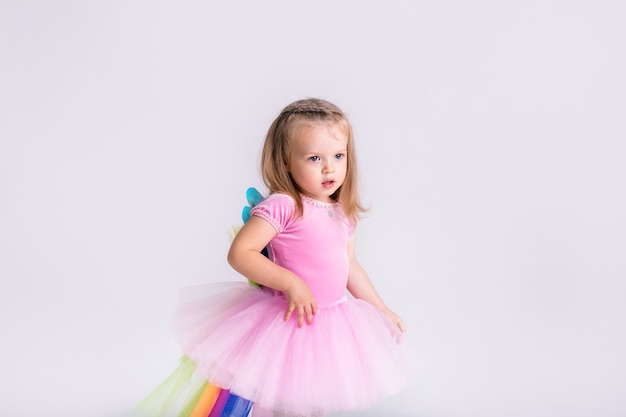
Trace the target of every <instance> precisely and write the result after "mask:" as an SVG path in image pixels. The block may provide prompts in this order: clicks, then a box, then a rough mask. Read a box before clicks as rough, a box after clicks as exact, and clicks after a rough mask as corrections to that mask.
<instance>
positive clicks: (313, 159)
mask: <svg viewBox="0 0 626 417" xmlns="http://www.w3.org/2000/svg"><path fill="white" fill-rule="evenodd" d="M319 160H320V157H319V156H311V157H309V161H311V162H317V161H319Z"/></svg>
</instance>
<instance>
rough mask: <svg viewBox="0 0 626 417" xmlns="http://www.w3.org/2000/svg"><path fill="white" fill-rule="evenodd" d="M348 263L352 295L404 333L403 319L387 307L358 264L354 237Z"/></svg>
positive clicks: (349, 250) (349, 247)
mask: <svg viewBox="0 0 626 417" xmlns="http://www.w3.org/2000/svg"><path fill="white" fill-rule="evenodd" d="M348 261H349V263H350V270H349V272H348V291H350V294H352V295H353V296H354V297H355V298H360V299H362V300H365V301H367V302H368V303H370V304H372V305H373V306H375V307H377V308H378V309H379V310H380V311H382V312H383V314H385V316H387V317H388V318H389V319H390V320H391V321H392V322H393V323H394V324H395V325H396V326H397V327H398V329H400V331H401V332H402V333H404V323H403V322H402V319H401V318H400V316H398V315H397V314H396V313H394V312H393V311H391V310H390V309H389V308H388V307H387V306H386V305H385V303H384V302H383V299H382V298H381V297H380V295H379V294H378V291H376V288H374V284H372V281H370V279H369V277H368V276H367V274H366V273H365V270H364V269H363V267H361V265H360V264H359V263H358V262H357V260H356V256H355V250H354V237H352V238H351V239H350V240H349V241H348Z"/></svg>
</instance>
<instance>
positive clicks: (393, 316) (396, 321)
mask: <svg viewBox="0 0 626 417" xmlns="http://www.w3.org/2000/svg"><path fill="white" fill-rule="evenodd" d="M383 314H385V316H387V318H388V319H389V320H391V322H392V323H393V324H395V325H396V327H397V328H398V330H400V332H402V333H404V330H405V329H404V322H403V321H402V319H401V318H400V316H398V315H397V314H396V313H394V312H393V311H391V310H389V309H388V308H385V309H384V310H383Z"/></svg>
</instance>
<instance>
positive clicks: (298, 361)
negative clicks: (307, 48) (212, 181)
mask: <svg viewBox="0 0 626 417" xmlns="http://www.w3.org/2000/svg"><path fill="white" fill-rule="evenodd" d="M261 171H262V175H263V180H264V182H265V184H266V186H267V187H268V188H269V191H270V195H269V196H268V197H267V198H266V199H265V200H263V201H262V202H260V203H259V204H258V205H256V206H255V207H254V208H253V209H252V217H251V218H250V220H249V221H248V222H247V223H246V224H245V225H244V226H243V227H242V229H241V230H240V231H239V233H238V234H237V235H236V237H235V238H234V240H233V242H232V245H231V247H230V251H229V253H228V262H229V263H230V264H231V266H232V267H233V268H234V269H235V270H236V271H238V272H239V273H241V274H242V275H244V276H245V277H247V278H248V279H250V280H252V281H254V282H256V283H257V284H259V285H258V286H254V285H249V284H243V283H223V284H214V285H209V286H203V287H198V288H194V289H192V291H191V296H190V299H189V300H188V301H186V302H185V303H182V304H181V307H180V308H179V311H178V314H177V326H176V327H177V330H178V334H179V338H180V342H181V345H182V347H183V351H184V353H185V358H184V359H183V361H182V363H181V366H180V367H179V369H178V370H177V371H175V372H174V374H173V375H172V376H171V377H170V378H169V379H168V380H166V382H165V383H164V384H162V386H161V387H160V388H158V389H157V391H155V393H154V394H153V395H152V396H151V397H149V398H148V400H146V402H144V404H143V406H144V407H143V409H144V410H145V409H146V408H150V406H152V408H157V409H158V411H157V412H155V411H154V410H151V411H150V413H151V415H184V416H195V415H198V416H200V415H202V416H204V417H206V416H214V415H215V416H219V415H233V416H234V415H236V414H234V413H233V412H231V411H230V410H231V409H232V408H233V407H234V408H237V407H239V411H238V412H239V413H241V414H240V415H241V416H243V415H247V413H248V411H249V409H250V406H251V404H252V402H253V403H254V406H253V408H252V415H253V416H255V417H265V416H322V415H323V414H324V413H325V412H327V411H331V410H340V409H359V408H366V407H368V406H369V405H371V404H372V403H373V402H374V401H375V400H378V399H380V398H383V397H385V396H389V395H391V394H394V393H396V392H397V391H399V390H400V389H401V388H402V387H403V385H404V384H405V383H406V375H405V371H406V368H407V363H406V360H405V358H404V355H403V354H402V351H401V348H400V345H399V341H400V338H401V336H402V334H403V333H404V330H405V329H404V324H403V322H402V320H401V319H400V317H399V316H398V315H397V314H395V313H394V312H392V311H391V310H390V309H389V308H387V306H386V305H385V303H384V302H383V300H382V299H381V297H380V296H379V295H378V293H377V292H376V290H375V288H374V286H373V285H372V283H371V282H370V280H369V278H368V277H367V275H366V273H365V271H364V270H363V268H362V267H361V265H359V263H358V262H357V260H356V258H355V254H354V237H353V233H354V228H355V225H356V222H357V220H358V218H359V215H360V214H361V213H362V212H363V208H362V206H361V204H360V203H359V199H358V195H357V188H356V183H357V171H356V159H355V151H354V138H353V134H352V128H351V125H350V122H349V121H348V119H347V117H346V115H345V114H344V113H343V112H342V111H341V110H340V109H339V108H337V107H336V106H335V105H333V104H331V103H329V102H327V101H324V100H320V99H306V100H300V101H296V102H294V103H292V104H290V105H288V106H287V107H285V109H283V111H282V112H281V113H280V114H279V115H278V117H277V118H276V119H275V120H274V122H273V123H272V125H271V126H270V128H269V131H268V133H267V137H266V139H265V144H264V148H263V155H262V162H261ZM266 246H267V251H268V256H269V258H268V257H265V256H264V255H263V254H261V251H262V250H263V248H265V247H266ZM346 289H347V290H348V291H349V292H350V294H351V295H352V296H353V297H354V298H353V297H350V298H348V297H347V296H346ZM202 290H207V291H208V293H209V295H204V294H202ZM226 390H229V391H226ZM183 391H186V393H183ZM155 398H159V399H158V405H156V406H155V404H154V401H155ZM163 398H165V399H163ZM207 398H208V399H207ZM220 401H221V402H222V404H220ZM229 401H230V403H229ZM227 404H230V406H228V405H227ZM229 407H230V408H229Z"/></svg>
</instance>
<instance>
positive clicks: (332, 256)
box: [252, 194, 353, 307]
mask: <svg viewBox="0 0 626 417" xmlns="http://www.w3.org/2000/svg"><path fill="white" fill-rule="evenodd" d="M302 202H303V205H304V213H303V216H302V217H297V216H296V215H295V212H296V203H295V201H294V200H293V199H292V198H291V197H289V196H288V195H285V194H271V195H270V196H269V197H267V198H266V199H265V200H263V201H262V202H261V203H259V204H258V205H257V206H255V207H254V208H253V209H252V215H254V216H258V217H261V218H263V219H264V220H266V221H268V222H269V223H270V224H271V225H272V226H273V227H274V228H275V229H276V232H277V234H276V236H275V237H274V238H273V239H272V240H271V241H270V243H269V245H268V252H269V257H270V259H271V260H272V261H273V262H275V263H276V264H278V265H280V266H282V267H284V268H287V269H289V270H290V271H292V272H293V273H295V274H296V275H298V276H299V277H300V278H301V279H302V280H303V281H304V282H305V283H306V284H307V285H308V286H309V288H310V289H311V291H312V292H313V296H314V297H315V299H316V301H317V304H318V306H320V307H323V306H327V305H330V304H333V303H334V302H336V301H338V300H341V299H343V298H344V297H345V291H346V285H347V281H348V268H349V264H348V250H347V248H348V240H349V239H350V238H351V237H352V233H353V227H352V226H351V224H350V222H349V221H348V219H347V218H346V216H345V214H344V213H343V210H342V209H341V207H340V205H339V204H338V203H324V202H321V201H317V200H314V199H312V198H309V197H305V196H302Z"/></svg>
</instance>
